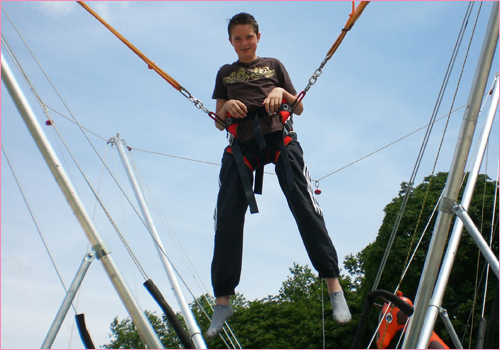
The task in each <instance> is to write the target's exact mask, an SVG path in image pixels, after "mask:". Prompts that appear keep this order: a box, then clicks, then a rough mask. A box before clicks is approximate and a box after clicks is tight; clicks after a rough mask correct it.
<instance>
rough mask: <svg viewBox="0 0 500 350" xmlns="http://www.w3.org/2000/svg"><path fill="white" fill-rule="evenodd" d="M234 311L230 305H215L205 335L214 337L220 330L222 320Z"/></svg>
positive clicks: (228, 317) (222, 324)
mask: <svg viewBox="0 0 500 350" xmlns="http://www.w3.org/2000/svg"><path fill="white" fill-rule="evenodd" d="M233 314H234V311H233V309H232V308H231V305H215V308H214V314H213V315H212V323H211V324H210V328H209V329H208V331H207V333H206V334H205V336H206V337H207V338H208V339H210V338H213V337H215V336H216V335H217V334H219V333H220V332H221V331H222V327H223V326H224V322H226V321H227V320H229V319H230V318H231V316H233Z"/></svg>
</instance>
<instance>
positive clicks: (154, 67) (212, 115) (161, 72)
mask: <svg viewBox="0 0 500 350" xmlns="http://www.w3.org/2000/svg"><path fill="white" fill-rule="evenodd" d="M77 3H78V4H79V5H81V6H82V7H83V8H84V9H85V10H87V11H88V12H89V13H90V14H91V15H92V16H94V17H95V18H96V19H97V20H98V21H99V22H101V23H102V24H103V25H104V26H105V27H106V28H107V29H108V30H109V31H110V32H111V33H113V34H114V35H115V36H116V37H117V38H118V39H119V40H120V41H122V42H123V43H124V44H125V45H126V46H127V47H128V48H129V49H131V50H132V51H133V52H134V53H135V54H136V55H137V56H139V58H140V59H142V60H143V61H144V62H146V64H147V65H148V68H149V69H152V70H154V71H155V72H156V73H158V74H159V75H160V76H161V77H162V78H163V79H165V80H166V81H167V82H168V83H169V84H170V85H171V86H172V87H173V88H174V89H175V90H177V91H179V92H180V93H181V94H182V95H183V96H184V97H186V98H187V99H188V100H189V101H191V102H192V103H193V104H194V106H195V107H196V108H198V109H200V110H202V111H203V112H204V113H206V114H207V115H208V116H209V117H210V118H212V119H213V120H214V121H215V122H216V123H218V124H220V125H222V126H224V127H226V122H224V121H223V120H221V119H220V118H219V117H218V116H217V114H215V113H214V112H211V111H209V110H208V109H207V108H206V107H205V106H204V105H203V102H201V101H200V100H199V99H197V98H196V97H194V96H193V95H192V94H191V93H190V92H189V91H188V90H186V88H184V87H183V86H182V85H181V84H179V83H178V82H177V81H176V80H175V79H174V78H172V77H171V76H170V75H168V74H167V73H166V72H165V71H164V70H163V69H161V68H160V67H158V66H157V65H156V63H154V61H151V60H150V59H149V58H148V57H147V56H146V55H144V54H143V53H142V52H141V51H139V49H137V48H136V47H135V46H134V45H132V43H130V42H129V41H128V40H127V39H125V37H124V36H123V35H121V34H120V33H119V32H118V31H117V30H115V29H114V28H113V27H112V26H111V25H109V24H108V23H107V22H106V21H105V20H104V19H102V18H101V17H100V16H99V15H98V14H97V13H96V12H95V11H93V10H92V9H91V8H90V7H89V6H88V5H87V4H86V3H85V2H83V1H77Z"/></svg>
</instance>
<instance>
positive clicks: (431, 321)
mask: <svg viewBox="0 0 500 350" xmlns="http://www.w3.org/2000/svg"><path fill="white" fill-rule="evenodd" d="M497 107H498V76H497V77H496V79H495V86H494V88H493V92H492V100H491V104H490V108H489V110H488V114H487V116H486V121H485V126H484V130H483V134H482V135H481V138H480V139H479V140H478V145H479V150H478V154H477V157H476V159H475V160H474V164H473V165H472V169H471V172H470V174H469V178H468V180H467V185H466V186H465V189H464V194H463V196H462V206H463V207H464V208H465V209H466V210H468V209H469V207H470V203H471V201H472V196H473V194H474V188H475V187H476V183H477V178H478V176H479V171H480V169H481V164H482V161H483V157H484V153H485V151H486V146H487V144H488V139H489V136H490V133H491V128H492V126H493V121H494V120H495V115H496V110H497ZM463 227H464V225H463V222H462V220H460V219H458V218H457V219H456V220H455V224H454V225H453V231H452V233H451V236H450V240H449V242H448V248H447V249H446V254H445V256H444V259H443V263H442V265H441V269H440V271H439V276H438V279H437V282H436V287H435V288H434V294H433V295H432V298H431V300H430V305H429V309H428V311H427V315H426V317H425V321H424V324H423V326H422V332H421V333H420V339H419V342H418V345H417V347H426V346H427V344H429V339H430V337H431V335H432V331H433V330H434V325H435V323H436V319H437V315H438V311H439V308H440V307H441V304H442V301H443V296H444V293H445V290H446V285H447V284H448V280H449V278H450V274H451V269H452V267H453V263H454V261H455V257H456V254H457V251H458V246H459V244H460V239H461V237H462V232H463Z"/></svg>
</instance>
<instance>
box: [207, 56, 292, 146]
mask: <svg viewBox="0 0 500 350" xmlns="http://www.w3.org/2000/svg"><path fill="white" fill-rule="evenodd" d="M275 87H281V88H283V89H285V90H286V91H288V92H289V93H291V94H292V95H296V94H297V92H296V91H295V88H294V86H293V84H292V81H291V79H290V76H289V75H288V72H287V71H286V69H285V66H283V64H282V63H281V62H280V61H279V60H277V59H275V58H266V57H262V58H261V57H259V58H257V59H256V60H255V61H253V62H252V63H250V64H246V63H242V62H240V61H236V62H234V63H232V64H226V65H224V66H222V67H221V68H220V69H219V72H218V73H217V78H216V81H215V88H214V92H213V95H212V98H213V99H223V100H232V99H234V100H239V101H241V102H243V103H244V104H245V106H246V107H247V109H248V114H247V115H250V114H252V113H253V112H256V111H258V110H259V109H262V108H263V106H262V103H263V102H264V100H265V98H266V97H267V95H269V93H270V92H271V91H272V90H273V89H274V88H275ZM251 124H252V121H251V120H244V121H242V122H241V123H240V124H239V125H238V136H237V138H238V140H240V141H246V140H248V139H250V138H252V137H253V130H252V125H251ZM260 126H261V129H262V133H263V134H268V133H271V132H274V131H279V130H282V129H283V124H281V122H280V121H279V119H278V118H277V117H276V116H267V115H266V116H265V117H262V118H260Z"/></svg>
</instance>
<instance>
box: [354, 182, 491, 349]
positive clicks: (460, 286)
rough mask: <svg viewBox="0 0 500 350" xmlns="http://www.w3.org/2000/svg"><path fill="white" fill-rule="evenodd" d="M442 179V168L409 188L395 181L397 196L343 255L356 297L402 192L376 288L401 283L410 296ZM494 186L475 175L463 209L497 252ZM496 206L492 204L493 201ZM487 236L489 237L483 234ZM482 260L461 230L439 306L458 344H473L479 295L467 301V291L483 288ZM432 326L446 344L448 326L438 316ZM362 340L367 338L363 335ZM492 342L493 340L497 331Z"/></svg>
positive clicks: (376, 262) (369, 279) (370, 275)
mask: <svg viewBox="0 0 500 350" xmlns="http://www.w3.org/2000/svg"><path fill="white" fill-rule="evenodd" d="M446 179H447V173H438V174H437V175H435V176H429V177H426V178H425V179H424V182H423V183H422V184H420V185H418V186H417V187H415V188H412V187H411V186H409V185H408V184H407V183H403V184H401V191H400V192H399V194H398V196H397V197H396V198H394V199H393V200H392V201H391V203H389V204H388V205H387V206H386V207H385V209H384V211H385V213H386V215H385V217H384V219H383V222H382V226H381V227H380V229H379V232H378V235H377V238H376V239H375V241H374V242H373V243H371V244H369V245H368V246H367V247H365V248H364V249H363V250H362V251H361V252H359V253H358V254H357V255H356V256H352V255H350V256H348V257H347V258H346V260H345V266H346V269H347V270H348V272H349V274H350V278H351V279H352V280H353V281H354V285H355V287H356V288H357V291H358V296H359V297H361V298H364V297H365V296H366V294H367V293H368V292H370V291H371V289H372V287H373V285H374V281H375V277H376V275H377V272H378V269H379V267H380V265H381V260H382V257H383V255H384V251H385V249H386V246H387V244H388V241H389V237H390V235H391V232H392V230H393V227H394V223H395V221H396V217H397V215H398V213H399V210H400V207H401V203H402V201H403V198H404V196H405V195H406V194H407V193H408V195H409V200H408V203H407V206H406V210H405V211H404V214H403V216H402V219H401V223H400V226H399V229H398V231H397V234H396V237H395V240H394V243H393V247H392V249H391V253H390V255H389V257H388V262H387V264H386V266H385V269H384V272H383V274H382V278H381V281H380V284H379V286H378V289H386V290H388V291H391V292H392V291H394V289H395V288H396V287H397V286H398V285H399V284H401V285H400V287H399V289H400V290H401V291H402V292H403V293H404V294H405V296H407V297H408V298H410V299H411V300H414V298H415V294H416V291H417V288H418V285H419V281H420V275H421V271H422V268H423V265H424V262H425V258H426V254H427V250H428V248H429V242H430V239H431V231H432V228H433V227H434V223H435V220H436V216H435V215H434V216H433V215H432V212H433V210H434V207H435V206H436V203H437V202H438V199H439V197H440V195H441V193H442V190H443V188H444V186H445V183H446ZM495 190H496V187H495V183H494V182H493V181H492V180H491V179H489V178H488V177H487V176H486V175H480V176H479V178H478V181H477V185H476V189H475V194H474V197H473V199H472V203H471V206H470V209H469V211H468V212H469V215H470V216H471V218H472V220H473V221H474V222H475V223H476V225H477V226H478V228H479V229H480V231H481V232H484V234H488V236H489V234H490V232H493V235H494V237H495V239H494V240H493V246H492V249H493V251H496V252H498V231H497V228H498V222H496V223H495V224H492V222H491V216H492V213H493V210H494V209H493V208H494V205H495V204H494V196H495ZM462 192H463V189H462ZM462 192H461V193H460V198H461V196H462ZM460 198H459V200H460ZM496 208H498V201H497V204H496ZM427 222H429V229H428V230H427V231H426V232H425V234H424V235H423V238H422V241H421V243H420V247H419V249H418V250H417V251H416V252H415V256H414V258H413V261H412V263H411V265H410V267H409V269H408V271H407V272H406V274H405V275H404V278H403V277H402V273H403V269H404V267H405V265H406V263H407V261H408V258H409V256H410V254H411V253H413V250H414V248H415V246H416V243H417V242H418V240H419V238H420V236H421V234H422V232H423V230H424V228H425V227H426V224H427ZM492 228H493V229H492ZM487 239H488V240H489V238H487ZM484 266H485V261H484V259H483V258H482V256H481V254H480V253H479V251H478V248H477V246H476V245H475V243H474V242H473V241H472V239H471V238H470V236H469V235H468V234H467V233H466V231H465V230H464V234H463V237H462V240H461V244H460V248H459V251H458V254H457V257H456V259H455V263H454V267H453V270H452V273H451V276H450V279H449V282H448V287H447V289H446V292H445V295H444V300H443V307H444V308H445V309H447V310H448V313H449V316H450V319H451V320H452V322H453V324H454V327H455V330H456V331H457V333H458V335H459V337H460V338H461V339H462V342H463V345H464V347H469V345H470V346H472V347H473V346H474V345H475V344H474V343H472V339H473V338H474V339H475V338H476V336H477V326H478V324H479V316H480V313H481V310H480V308H481V306H482V303H481V302H479V301H480V300H479V299H476V301H471V299H472V297H473V296H477V297H482V295H483V293H484V278H485V274H484ZM489 285H490V286H497V285H498V279H497V278H496V276H494V274H490V275H489ZM495 293H498V290H497V289H496V288H494V287H493V288H491V287H490V288H489V290H488V293H487V297H486V305H492V299H493V297H494V295H495ZM371 325H372V326H371V329H374V327H376V325H377V319H376V315H375V316H374V317H372V322H371ZM497 329H498V327H497ZM435 331H436V332H437V333H438V334H439V335H440V336H441V338H443V340H445V342H446V343H447V344H449V345H452V342H451V339H450V337H449V335H448V332H447V331H446V329H445V328H444V325H443V324H442V323H441V322H439V321H438V322H437V323H436V327H435ZM367 336H368V335H367ZM365 340H366V343H368V338H367V339H365ZM496 343H497V346H498V337H497V341H496Z"/></svg>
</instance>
